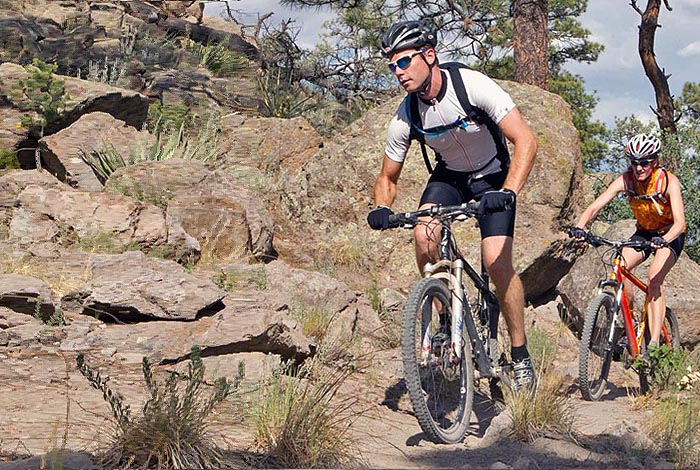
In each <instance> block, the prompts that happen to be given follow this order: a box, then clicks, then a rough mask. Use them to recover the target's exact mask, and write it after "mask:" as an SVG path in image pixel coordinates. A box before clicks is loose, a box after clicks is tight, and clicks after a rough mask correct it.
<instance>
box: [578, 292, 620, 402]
mask: <svg viewBox="0 0 700 470" xmlns="http://www.w3.org/2000/svg"><path fill="white" fill-rule="evenodd" d="M614 304H615V302H614V299H613V297H612V295H610V294H607V293H602V294H598V295H597V296H596V297H594V298H593V300H592V301H591V303H590V304H589V305H588V309H587V310H586V316H585V319H584V322H583V332H582V333H581V343H580V345H579V361H578V384H579V389H580V390H581V395H582V396H583V399H584V400H588V401H597V400H599V399H600V397H602V396H603V393H604V392H605V388H606V385H607V383H608V373H609V372H610V365H611V363H612V359H613V354H612V353H613V351H612V349H613V348H612V344H610V343H609V342H608V338H609V337H610V328H614V327H615V325H614V324H613V323H612V319H613V313H614V311H613V305H614Z"/></svg>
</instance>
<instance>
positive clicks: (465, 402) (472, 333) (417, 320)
mask: <svg viewBox="0 0 700 470" xmlns="http://www.w3.org/2000/svg"><path fill="white" fill-rule="evenodd" d="M477 209H478V203H475V202H471V203H464V204H461V205H454V206H440V205H436V206H433V207H431V208H429V209H425V210H419V211H416V212H407V213H403V214H394V215H392V216H391V217H390V224H391V226H392V228H396V227H397V226H400V227H403V228H414V227H415V226H417V225H424V226H425V227H426V230H431V228H432V227H435V226H436V225H435V224H431V223H430V222H431V221H436V220H437V221H439V222H440V224H441V225H440V229H439V235H438V234H437V233H434V235H435V241H436V242H437V244H438V247H439V252H440V256H439V260H438V261H437V262H435V263H428V264H427V265H426V266H425V268H424V272H423V275H424V277H423V278H422V279H421V280H419V281H418V282H417V283H416V284H415V285H414V286H413V287H412V288H411V290H410V293H409V295H408V299H407V301H406V306H405V309H404V314H403V336H402V341H401V346H402V358H403V366H404V376H405V380H406V386H407V388H408V394H409V397H410V399H411V405H412V406H413V411H414V413H415V416H416V418H417V420H418V423H419V424H420V427H421V429H422V430H423V432H424V433H425V434H426V435H427V436H428V437H429V438H430V439H431V440H432V441H433V442H436V443H445V444H454V443H458V442H461V441H462V439H464V436H465V434H466V433H467V430H468V428H469V424H470V419H471V414H472V406H473V403H474V386H475V371H476V372H478V373H479V377H478V378H485V377H489V378H494V379H495V378H499V379H500V380H501V381H502V383H503V384H504V385H505V386H508V387H510V386H511V384H512V380H511V378H510V377H511V375H512V369H513V365H512V363H510V362H507V361H506V359H505V355H501V356H500V357H499V356H498V341H497V340H496V333H497V327H498V315H499V307H498V299H497V297H496V295H495V294H494V293H493V291H491V290H490V288H489V277H488V274H487V273H486V269H485V268H484V266H483V262H482V266H481V273H478V272H477V271H476V270H475V269H474V268H473V267H472V266H471V265H470V264H469V262H468V261H467V260H466V259H465V257H464V256H463V255H462V253H461V252H460V249H459V247H458V245H457V241H456V239H455V236H454V233H453V231H452V229H451V226H452V223H453V222H455V221H463V220H467V219H469V218H472V217H475V216H476V214H477ZM432 230H433V232H438V230H436V229H432ZM438 236H439V239H438ZM465 274H466V276H465ZM467 281H469V282H467Z"/></svg>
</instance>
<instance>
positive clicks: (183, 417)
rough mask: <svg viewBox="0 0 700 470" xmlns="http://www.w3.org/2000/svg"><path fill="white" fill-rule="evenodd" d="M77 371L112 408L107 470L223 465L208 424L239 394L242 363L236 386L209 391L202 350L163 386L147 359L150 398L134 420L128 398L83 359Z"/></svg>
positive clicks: (219, 384) (221, 384)
mask: <svg viewBox="0 0 700 470" xmlns="http://www.w3.org/2000/svg"><path fill="white" fill-rule="evenodd" d="M76 360H77V364H78V370H79V371H80V372H81V374H82V375H83V376H84V377H85V378H86V379H87V380H88V382H90V384H91V385H92V386H93V387H95V388H96V389H98V390H100V391H101V392H102V394H103V397H104V399H105V400H106V401H107V402H108V403H109V405H110V407H111V409H112V414H113V416H114V420H115V426H114V430H113V433H112V435H110V436H109V437H110V442H109V445H108V447H107V449H106V450H105V451H104V452H103V453H102V454H101V464H102V465H103V466H105V468H117V467H129V468H130V467H132V466H139V467H143V468H174V469H185V468H187V469H189V468H214V467H217V468H218V467H221V466H222V453H221V451H220V450H219V449H218V447H217V446H216V445H215V444H214V443H213V441H212V439H211V437H210V436H209V435H208V433H207V423H206V419H207V417H208V415H209V414H210V413H211V411H212V410H213V409H214V407H215V406H216V405H218V404H219V403H221V402H222V401H223V400H224V399H225V398H226V397H227V396H229V395H230V394H232V393H234V392H236V391H237V390H238V387H239V384H240V381H241V380H242V378H243V376H244V374H245V370H244V368H243V365H242V363H239V370H238V375H237V376H236V377H235V378H234V380H233V381H232V382H230V381H228V380H227V379H226V378H224V377H220V378H218V379H216V380H215V381H214V385H213V388H212V389H211V390H208V391H207V390H206V389H205V388H204V385H205V380H204V364H203V362H202V358H201V350H200V349H199V348H198V347H193V348H192V351H191V354H190V362H189V364H188V366H187V371H186V372H185V373H184V374H180V373H177V372H175V371H171V372H169V373H168V375H167V376H166V378H165V380H164V381H163V382H162V383H161V382H159V381H158V380H156V378H155V377H154V375H153V369H152V367H151V364H150V362H149V361H148V359H147V358H145V357H144V358H143V362H142V370H143V377H144V381H145V385H146V389H147V390H148V392H149V395H150V396H149V398H148V399H147V400H146V402H145V404H144V405H143V408H142V410H141V414H140V415H139V416H134V414H133V413H132V412H131V409H130V407H129V406H128V405H125V404H124V399H123V397H122V396H121V395H119V394H118V393H115V392H114V391H112V390H111V389H110V387H109V386H108V381H109V378H103V377H102V376H101V375H100V373H99V371H97V372H95V371H93V370H92V369H91V368H90V367H89V366H88V365H87V364H86V362H85V358H84V357H83V355H82V354H81V355H79V356H78V357H77V359H76Z"/></svg>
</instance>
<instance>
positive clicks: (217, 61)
mask: <svg viewBox="0 0 700 470" xmlns="http://www.w3.org/2000/svg"><path fill="white" fill-rule="evenodd" d="M185 49H186V50H188V51H190V52H191V53H193V54H194V55H196V56H197V57H198V58H199V62H200V64H202V65H203V66H205V67H206V68H207V70H209V71H210V72H211V73H213V74H214V75H216V76H218V77H230V76H231V75H234V74H235V73H236V72H238V71H241V70H243V69H245V68H246V67H247V65H248V59H247V58H246V57H245V56H244V55H241V54H238V53H236V52H233V51H232V50H231V49H230V46H229V44H228V42H227V41H221V42H213V41H209V42H207V43H206V44H201V43H198V42H196V41H193V40H192V39H186V40H185Z"/></svg>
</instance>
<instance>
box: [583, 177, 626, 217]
mask: <svg viewBox="0 0 700 470" xmlns="http://www.w3.org/2000/svg"><path fill="white" fill-rule="evenodd" d="M624 190H625V181H624V179H623V176H622V175H620V176H618V177H617V178H616V179H615V181H613V182H612V183H610V186H608V187H607V189H606V190H605V191H603V192H602V193H601V194H600V196H598V197H597V198H596V200H595V201H593V202H592V203H591V205H590V206H588V207H587V208H586V210H584V211H583V214H581V217H579V219H578V222H576V226H577V227H580V228H583V229H585V228H586V226H587V225H588V224H589V223H590V222H591V221H592V220H593V219H595V218H596V216H597V215H598V212H600V210H601V209H602V208H603V207H605V205H606V204H607V203H609V202H610V201H612V200H613V198H614V197H615V196H617V195H618V194H620V193H621V192H622V191H624Z"/></svg>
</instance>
